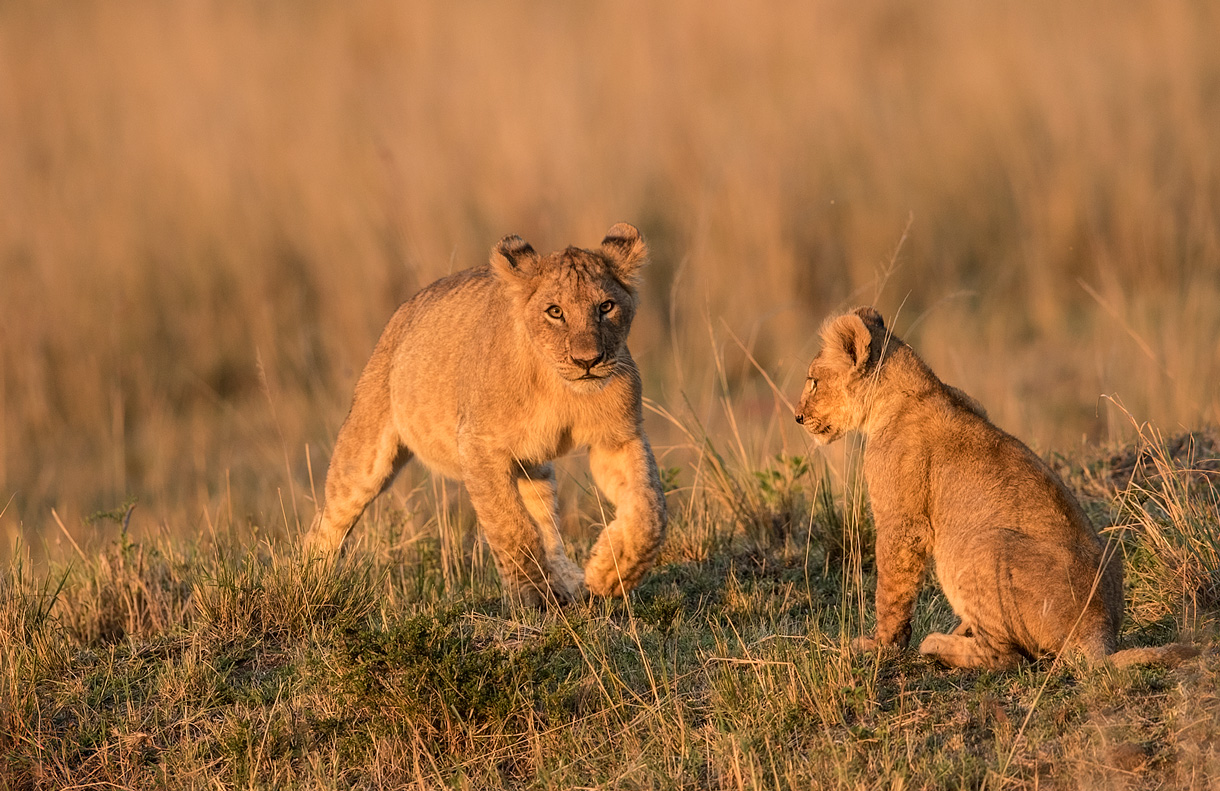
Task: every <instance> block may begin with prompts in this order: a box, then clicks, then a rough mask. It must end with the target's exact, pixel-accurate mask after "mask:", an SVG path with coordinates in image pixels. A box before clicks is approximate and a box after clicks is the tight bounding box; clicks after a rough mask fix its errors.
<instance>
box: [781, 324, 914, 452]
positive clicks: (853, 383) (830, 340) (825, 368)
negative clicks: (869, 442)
mask: <svg viewBox="0 0 1220 791" xmlns="http://www.w3.org/2000/svg"><path fill="white" fill-rule="evenodd" d="M821 335H822V351H820V352H819V353H818V356H817V357H815V358H813V362H812V363H810V365H809V376H808V377H807V378H806V380H805V388H804V389H803V390H802V391H801V400H800V404H799V406H798V407H797V411H796V422H797V423H800V424H802V425H803V426H804V427H805V430H806V431H808V432H809V433H810V435H812V436H813V439H814V440H815V441H816V442H817V443H818V444H827V443H830V442H834V441H835V440H837V439H839V438H840V437H842V436H843V435H844V434H845V433H847V431H848V430H850V429H858V428H861V427H862V426H863V424H864V420H865V419H866V418H867V416H868V405H869V404H870V402H871V401H872V398H873V396H874V393H873V389H874V387H875V386H876V380H875V378H874V377H873V376H872V374H873V373H874V372H875V371H876V370H877V366H878V365H879V363H880V360H881V356H882V354H883V352H884V350H885V345H886V343H887V342H891V343H895V344H896V343H901V342H900V341H898V339H897V338H891V337H890V336H889V333H888V332H887V330H886V328H885V323H884V322H883V321H882V319H881V314H879V313H878V312H877V311H876V310H874V309H873V308H871V307H863V308H856V309H855V310H854V311H852V312H851V313H847V314H844V315H842V316H836V317H834V318H832V319H829V320H827V322H826V323H825V324H823V325H822V333H821Z"/></svg>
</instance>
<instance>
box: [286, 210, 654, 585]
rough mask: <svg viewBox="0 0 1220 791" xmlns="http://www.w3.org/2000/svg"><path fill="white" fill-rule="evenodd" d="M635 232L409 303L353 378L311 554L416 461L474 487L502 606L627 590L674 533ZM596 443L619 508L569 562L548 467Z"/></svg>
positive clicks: (472, 273) (533, 257)
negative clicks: (649, 388)
mask: <svg viewBox="0 0 1220 791" xmlns="http://www.w3.org/2000/svg"><path fill="white" fill-rule="evenodd" d="M646 258H647V248H646V247H645V245H644V241H643V239H641V238H640V233H639V231H637V230H636V229H635V228H634V227H632V226H631V225H628V224H626V223H620V224H618V225H615V226H614V227H613V228H611V229H610V231H609V232H608V233H607V234H606V238H605V239H604V240H603V241H602V243H601V247H600V248H599V249H597V250H581V249H578V248H575V247H569V248H567V249H566V250H561V251H559V252H556V253H551V254H550V255H547V256H542V255H539V254H538V253H536V252H535V251H534V249H533V248H532V247H530V246H529V245H528V244H526V243H525V242H524V241H523V240H522V239H521V238H520V237H517V236H507V237H505V238H504V239H502V240H501V241H500V243H499V244H497V245H496V246H495V248H494V249H493V250H492V251H491V263H490V266H482V267H478V268H475V269H467V270H465V271H463V272H459V273H457V274H455V275H451V276H449V277H446V278H444V279H442V280H438V281H437V282H435V283H433V284H432V285H430V286H428V287H427V288H425V289H424V290H423V291H421V292H419V293H418V294H416V295H415V296H414V297H413V298H411V299H410V300H408V301H407V302H406V303H404V304H403V305H402V307H400V308H399V309H398V311H397V312H396V313H395V314H394V316H393V317H392V318H391V319H390V321H389V323H388V324H387V325H386V327H385V330H384V331H383V332H382V335H381V339H380V340H379V341H378V342H377V346H376V348H375V349H374V350H373V355H372V357H371V358H370V359H369V361H368V364H367V365H366V366H365V368H364V372H363V373H362V374H361V375H360V379H359V381H358V382H357V383H356V393H355V396H354V398H353V400H352V409H351V412H350V413H349V414H348V416H347V420H345V421H344V423H343V427H342V428H341V429H340V430H339V437H338V439H337V440H336V442H335V450H334V454H333V455H332V457H331V461H330V469H329V471H328V472H327V474H326V502H325V505H324V506H323V507H322V509H321V510H320V511H319V512H318V515H317V517H316V519H315V521H314V524H313V527H312V528H311V529H310V531H309V534H308V536H306V551H307V552H309V553H311V554H313V555H315V556H319V555H328V554H333V553H335V552H337V551H338V550H339V548H340V546H341V545H342V544H343V541H344V539H345V538H346V537H347V534H348V532H349V531H350V530H351V529H352V526H353V525H354V524H355V522H356V520H357V519H359V518H360V515H361V513H363V512H364V509H365V507H366V506H368V504H369V502H370V501H371V500H372V499H373V498H374V497H376V496H377V495H378V493H380V492H381V491H382V490H384V489H385V488H386V487H387V486H388V485H389V484H390V482H391V481H392V480H393V478H394V475H395V474H396V473H397V472H398V471H399V470H400V469H401V468H402V466H403V465H404V464H406V463H407V462H408V461H409V460H410V459H411V458H412V457H413V456H418V457H419V458H420V459H422V460H423V462H424V463H425V464H427V465H428V466H429V467H430V468H431V469H433V470H435V471H437V472H440V473H442V474H444V475H447V476H450V477H453V478H460V479H461V480H462V481H464V482H465V484H466V488H467V489H468V490H469V492H470V499H471V501H472V502H473V504H474V508H475V512H476V514H477V516H478V520H479V524H480V526H481V527H482V529H483V532H484V534H485V535H486V536H487V541H488V543H489V544H490V545H491V548H492V552H493V553H494V555H495V559H496V567H497V569H498V570H499V573H500V583H501V586H502V589H503V591H504V596H505V598H506V600H508V601H510V602H520V603H526V604H535V605H537V604H541V603H543V602H545V601H547V600H551V599H553V600H556V601H558V602H561V603H563V602H569V601H572V600H574V599H578V598H582V597H583V596H584V595H585V591H586V586H587V590H589V591H592V592H594V593H596V594H599V595H602V596H615V595H622V594H625V593H626V592H627V591H629V590H631V589H632V588H633V587H635V585H636V584H637V583H638V582H639V581H640V578H641V577H642V576H643V575H644V573H645V572H646V571H647V570H648V568H649V567H650V566H651V565H652V563H653V561H654V560H655V559H656V556H657V553H658V552H659V550H660V548H661V542H662V540H663V538H664V535H665V524H666V513H665V497H664V494H663V492H662V489H661V482H660V478H659V476H658V475H657V466H656V462H655V461H654V460H653V456H652V450H651V449H650V448H649V445H648V439H647V438H646V437H645V436H644V431H643V428H642V413H641V405H640V375H639V372H638V371H637V369H636V367H635V363H634V361H632V359H631V354H630V352H628V351H627V332H628V330H630V329H631V320H632V318H633V317H634V316H635V311H636V304H637V292H636V285H637V274H638V271H639V269H640V267H641V266H642V265H643V264H644V262H645V260H646ZM581 445H587V446H588V447H589V465H590V467H591V469H592V472H593V477H594V479H595V480H596V482H597V484H598V486H599V487H600V488H601V489H602V490H603V491H604V492H605V494H606V496H607V497H608V498H609V500H610V501H611V502H612V503H613V504H614V505H615V508H616V517H615V519H614V521H612V522H611V523H610V524H609V526H607V527H606V529H605V530H603V531H602V534H601V536H600V537H599V539H598V541H597V544H596V545H595V546H594V548H593V551H592V554H591V556H590V558H589V562H588V564H587V565H586V566H585V570H584V572H583V573H582V572H581V570H580V568H579V567H578V566H576V565H575V564H574V563H573V562H572V561H571V560H569V559H568V557H567V555H566V554H565V553H564V547H563V539H562V538H561V537H560V535H559V527H558V516H557V513H556V500H555V470H554V466H553V465H552V464H551V460H552V459H554V458H556V457H557V456H560V455H562V454H564V453H567V452H568V451H569V450H570V449H572V448H574V447H577V446H581Z"/></svg>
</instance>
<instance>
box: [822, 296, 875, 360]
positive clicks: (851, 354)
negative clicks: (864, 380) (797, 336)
mask: <svg viewBox="0 0 1220 791" xmlns="http://www.w3.org/2000/svg"><path fill="white" fill-rule="evenodd" d="M874 312H875V311H874ZM878 319H880V316H878ZM872 341H873V332H872V330H870V329H869V327H868V325H867V324H866V323H865V321H864V319H863V318H861V317H860V316H859V315H858V314H857V313H848V314H846V315H843V316H836V317H835V318H833V319H831V320H830V321H828V322H826V324H825V325H823V326H822V352H823V353H824V354H826V355H827V357H828V358H829V362H831V363H833V364H835V365H836V366H839V367H842V368H843V369H845V370H852V369H855V370H856V371H859V372H863V371H864V369H865V367H866V366H867V365H868V355H869V347H870V346H871V345H872Z"/></svg>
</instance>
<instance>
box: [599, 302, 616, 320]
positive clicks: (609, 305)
mask: <svg viewBox="0 0 1220 791" xmlns="http://www.w3.org/2000/svg"><path fill="white" fill-rule="evenodd" d="M612 310H614V300H610V299H608V300H606V301H605V302H603V303H602V304H601V312H602V315H603V316H604V315H606V314H607V313H609V312H610V311H612Z"/></svg>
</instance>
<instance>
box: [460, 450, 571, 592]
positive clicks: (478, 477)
mask: <svg viewBox="0 0 1220 791" xmlns="http://www.w3.org/2000/svg"><path fill="white" fill-rule="evenodd" d="M458 453H459V458H460V460H461V464H462V480H463V482H464V483H465V484H466V490H467V491H468V492H469V493H470V502H471V504H473V505H474V510H475V514H476V515H477V516H478V520H479V527H480V528H481V529H482V530H483V535H484V536H486V537H487V543H488V544H490V545H491V551H492V554H493V556H494V557H495V559H496V569H497V571H499V573H500V588H501V590H502V592H503V595H504V600H505V601H506V602H508V603H509V604H511V605H526V606H533V607H539V606H542V605H544V604H546V602H547V600H548V599H549V598H552V597H554V598H556V599H558V600H559V601H560V602H561V603H563V602H566V601H567V600H568V596H567V591H565V590H563V589H562V588H560V589H552V587H551V585H550V582H549V579H548V577H549V574H548V569H547V553H546V548H545V546H544V545H543V542H542V537H541V535H540V534H539V532H538V526H537V525H536V524H535V523H534V520H533V519H532V518H531V517H530V514H529V511H527V510H526V506H525V501H524V500H523V498H522V496H521V491H520V489H519V488H518V483H517V481H518V475H519V473H520V465H518V464H517V463H516V462H515V461H514V460H513V459H512V457H511V456H510V455H509V454H507V453H500V452H497V451H495V450H494V449H488V448H483V447H480V446H479V445H478V444H474V445H472V444H469V443H462V442H460V441H459V450H458Z"/></svg>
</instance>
